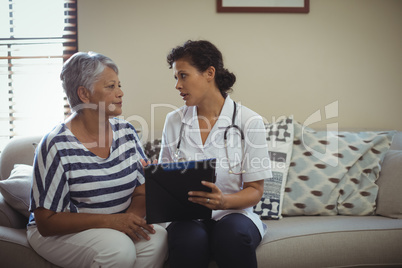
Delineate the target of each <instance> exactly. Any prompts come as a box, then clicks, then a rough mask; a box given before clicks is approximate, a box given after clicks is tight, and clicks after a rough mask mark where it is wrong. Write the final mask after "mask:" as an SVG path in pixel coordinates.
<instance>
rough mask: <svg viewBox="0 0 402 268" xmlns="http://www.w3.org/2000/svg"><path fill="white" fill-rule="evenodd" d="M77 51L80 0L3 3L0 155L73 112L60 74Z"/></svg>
mask: <svg viewBox="0 0 402 268" xmlns="http://www.w3.org/2000/svg"><path fill="white" fill-rule="evenodd" d="M76 51H77V3H76V0H0V152H1V150H2V148H4V146H5V144H6V143H7V142H8V140H9V139H10V138H12V137H15V136H26V135H43V134H45V133H46V132H48V131H50V130H51V129H52V127H53V126H54V125H55V124H57V123H58V122H60V121H62V120H63V119H64V117H65V115H66V114H68V113H69V110H68V105H67V103H66V98H65V95H64V92H63V90H62V87H61V82H60V78H59V75H60V71H61V67H62V64H63V61H65V60H66V59H68V58H69V57H70V56H71V55H72V54H74V53H75V52H76Z"/></svg>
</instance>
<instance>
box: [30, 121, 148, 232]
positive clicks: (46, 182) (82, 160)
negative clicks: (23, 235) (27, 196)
mask: <svg viewBox="0 0 402 268" xmlns="http://www.w3.org/2000/svg"><path fill="white" fill-rule="evenodd" d="M109 122H110V124H111V126H112V130H113V143H112V146H111V148H110V155H109V156H108V157H107V158H101V157H99V156H97V155H95V154H93V153H92V152H91V151H90V150H88V149H87V148H86V147H85V146H84V145H83V144H82V143H81V142H80V141H79V140H78V139H77V138H76V137H75V136H74V134H73V133H72V132H71V131H70V130H69V129H68V128H67V127H66V125H65V124H64V123H62V124H60V125H58V126H57V127H55V128H54V129H53V130H52V131H51V132H50V133H49V134H47V135H46V136H45V137H44V138H43V139H42V141H41V142H40V144H39V146H38V148H37V150H36V153H35V158H34V174H33V183H32V191H31V204H30V211H31V212H33V211H34V210H35V209H36V208H38V207H43V208H46V209H49V210H52V211H54V212H73V213H80V212H81V213H95V214H113V213H122V212H124V211H126V210H127V208H128V207H129V206H130V203H131V196H132V194H133V191H134V189H135V187H136V186H138V185H141V184H143V183H144V182H145V179H144V174H143V170H142V165H141V163H140V161H139V160H140V159H145V158H146V157H145V154H144V152H143V149H142V147H141V144H140V142H139V138H138V135H137V133H136V131H135V129H134V127H133V126H132V125H131V124H130V123H128V122H127V121H125V120H121V119H117V118H113V119H109ZM87 146H88V147H89V145H87ZM32 225H35V219H34V216H33V213H32V214H31V217H30V222H29V224H28V226H32Z"/></svg>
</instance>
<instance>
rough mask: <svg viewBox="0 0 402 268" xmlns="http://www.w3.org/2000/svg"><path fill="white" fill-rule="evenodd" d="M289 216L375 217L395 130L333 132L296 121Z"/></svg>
mask: <svg viewBox="0 0 402 268" xmlns="http://www.w3.org/2000/svg"><path fill="white" fill-rule="evenodd" d="M294 131H295V134H294V146H293V152H292V160H291V165H290V168H289V173H288V178H287V183H286V187H285V195H284V201H283V212H282V214H284V215H289V216H291V215H337V214H341V215H372V214H374V211H375V208H376V207H375V206H376V198H377V193H378V186H377V185H376V184H375V181H376V180H377V178H378V175H379V171H380V163H381V161H382V159H383V158H384V155H385V153H386V151H387V150H388V149H389V146H390V143H391V141H392V136H393V135H394V134H395V131H388V132H359V133H353V132H331V131H320V132H315V131H314V130H312V129H310V128H307V127H304V126H302V125H301V124H299V123H295V124H294Z"/></svg>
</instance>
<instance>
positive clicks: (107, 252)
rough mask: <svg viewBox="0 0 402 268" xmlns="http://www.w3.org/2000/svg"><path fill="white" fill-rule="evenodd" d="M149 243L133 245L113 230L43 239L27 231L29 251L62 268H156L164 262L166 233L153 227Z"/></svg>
mask: <svg viewBox="0 0 402 268" xmlns="http://www.w3.org/2000/svg"><path fill="white" fill-rule="evenodd" d="M154 229H155V231H156V233H155V234H149V236H150V237H151V240H149V241H147V240H145V239H144V238H142V239H141V241H139V242H134V241H133V240H131V238H130V237H129V236H127V235H126V234H124V233H122V232H119V231H116V230H113V229H89V230H86V231H83V232H79V233H75V234H70V235H62V236H50V237H43V236H42V235H41V234H40V233H39V231H38V229H37V228H36V227H30V228H28V232H27V237H28V241H29V244H30V245H31V246H32V248H33V249H34V250H35V251H36V252H37V253H38V254H39V255H41V256H42V257H43V258H45V259H46V260H48V261H50V262H52V263H53V264H56V265H58V266H61V267H71V268H81V267H82V268H87V267H91V268H95V267H97V268H99V267H102V268H106V267H116V268H124V267H130V268H132V267H135V268H145V267H155V268H160V267H162V266H163V263H164V261H165V260H166V258H167V252H168V246H167V232H166V230H165V228H163V227H161V226H159V225H157V224H154Z"/></svg>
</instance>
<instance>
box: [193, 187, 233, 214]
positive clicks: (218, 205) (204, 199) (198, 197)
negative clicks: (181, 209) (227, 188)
mask: <svg viewBox="0 0 402 268" xmlns="http://www.w3.org/2000/svg"><path fill="white" fill-rule="evenodd" d="M201 183H202V184H203V185H204V186H207V187H208V188H211V190H212V191H211V192H210V193H208V192H204V191H190V192H188V195H189V196H190V197H189V198H188V200H189V201H191V202H193V203H197V204H200V205H203V206H206V207H207V208H210V209H212V210H224V209H226V206H225V203H226V199H225V195H224V194H223V193H222V191H221V190H220V189H219V188H218V186H216V185H215V184H214V183H212V182H207V181H202V182H201Z"/></svg>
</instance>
